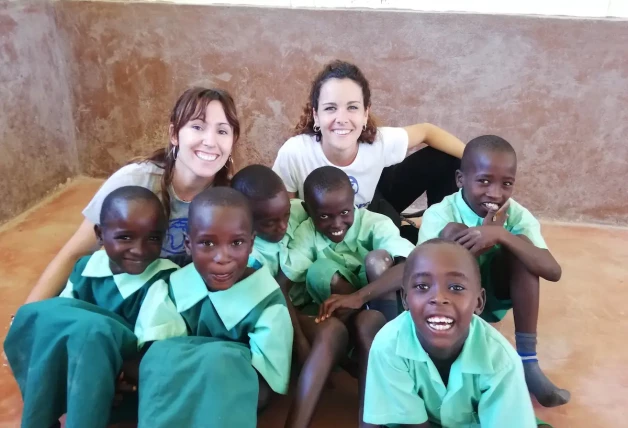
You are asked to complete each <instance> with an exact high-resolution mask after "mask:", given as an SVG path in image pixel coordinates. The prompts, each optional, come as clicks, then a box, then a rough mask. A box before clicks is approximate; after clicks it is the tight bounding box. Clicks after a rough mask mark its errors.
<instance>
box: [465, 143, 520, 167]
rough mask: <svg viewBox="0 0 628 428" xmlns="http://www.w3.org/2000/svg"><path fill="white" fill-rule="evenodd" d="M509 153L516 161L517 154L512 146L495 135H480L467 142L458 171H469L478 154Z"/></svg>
mask: <svg viewBox="0 0 628 428" xmlns="http://www.w3.org/2000/svg"><path fill="white" fill-rule="evenodd" d="M487 152H490V153H495V152H498V153H510V154H512V155H513V156H514V157H515V160H516V159H517V153H516V152H515V149H514V148H513V147H512V145H511V144H510V143H509V142H508V141H506V140H504V139H503V138H502V137H498V136H497V135H482V136H481V137H477V138H474V139H473V140H471V141H469V143H468V144H467V145H466V146H465V148H464V152H463V154H462V161H461V166H460V169H461V170H462V171H465V170H469V169H470V168H471V167H472V166H473V161H474V159H475V156H476V154H478V153H487Z"/></svg>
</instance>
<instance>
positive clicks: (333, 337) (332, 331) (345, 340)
mask: <svg viewBox="0 0 628 428" xmlns="http://www.w3.org/2000/svg"><path fill="white" fill-rule="evenodd" d="M314 342H315V346H317V347H320V346H322V347H325V348H328V349H329V351H331V352H335V351H337V350H344V349H346V347H347V346H348V344H349V331H348V330H347V327H346V326H345V325H344V324H343V323H342V321H340V320H339V319H337V318H334V317H332V318H328V319H326V320H325V321H323V322H322V323H320V324H318V331H317V333H316V337H315V339H314Z"/></svg>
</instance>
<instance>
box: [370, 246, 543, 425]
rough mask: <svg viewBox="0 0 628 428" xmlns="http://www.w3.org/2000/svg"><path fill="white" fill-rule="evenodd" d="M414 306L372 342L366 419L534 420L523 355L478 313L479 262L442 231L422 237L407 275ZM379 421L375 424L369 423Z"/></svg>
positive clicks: (408, 300) (406, 295)
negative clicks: (435, 236) (429, 237)
mask: <svg viewBox="0 0 628 428" xmlns="http://www.w3.org/2000/svg"><path fill="white" fill-rule="evenodd" d="M402 295H403V301H404V306H405V307H406V308H407V309H408V310H407V311H406V312H404V313H403V314H402V315H400V316H399V317H397V318H396V319H395V320H393V321H391V322H390V323H388V324H387V325H385V326H384V328H382V329H381V330H380V331H379V333H377V336H376V337H375V340H374V341H373V346H372V347H371V353H370V355H369V363H368V375H367V379H366V399H365V405H364V421H365V422H367V423H369V424H374V425H375V426H388V427H414V428H430V427H431V428H434V427H448V428H449V427H480V426H482V427H508V428H533V427H536V424H535V418H534V411H533V409H532V402H531V400H530V395H529V394H528V391H527V389H526V384H525V379H524V375H523V367H522V364H521V359H520V358H519V356H518V355H517V353H516V352H515V351H514V349H512V347H511V346H510V344H509V343H508V341H507V340H506V339H505V338H504V337H503V336H502V335H501V334H500V333H499V332H498V331H497V330H495V329H494V328H493V327H491V326H490V325H489V324H488V323H486V322H485V321H483V320H482V319H480V318H479V317H478V316H476V315H474V314H480V313H481V312H482V310H483V308H484V303H485V293H484V290H483V289H482V287H481V285H480V272H479V269H478V264H477V262H476V261H475V260H474V258H473V256H472V255H471V253H469V252H468V251H467V250H465V249H464V248H463V247H462V246H460V245H458V244H455V243H453V242H450V241H445V240H442V239H434V240H431V241H428V242H425V243H424V244H421V245H419V246H418V247H417V248H416V249H415V250H414V251H413V252H412V254H411V255H410V257H408V260H407V261H406V264H405V272H404V276H403V292H402ZM370 426H373V425H370Z"/></svg>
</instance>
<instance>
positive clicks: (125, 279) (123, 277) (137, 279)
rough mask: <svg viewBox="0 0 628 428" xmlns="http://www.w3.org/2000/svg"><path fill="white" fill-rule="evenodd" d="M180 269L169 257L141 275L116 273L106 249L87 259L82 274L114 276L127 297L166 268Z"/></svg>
mask: <svg viewBox="0 0 628 428" xmlns="http://www.w3.org/2000/svg"><path fill="white" fill-rule="evenodd" d="M170 269H171V270H176V269H179V266H177V265H176V264H175V263H173V262H171V261H170V260H167V259H157V260H155V261H154V262H152V263H151V264H150V265H148V267H147V268H146V269H145V270H144V272H142V273H141V274H139V275H130V274H128V273H119V274H117V275H114V274H113V272H111V267H110V266H109V257H108V256H107V253H106V251H105V250H99V251H96V252H95V253H94V254H92V256H91V257H90V258H89V260H88V261H87V264H86V265H85V269H83V272H82V273H81V276H83V277H86V278H107V277H113V280H114V282H115V284H116V285H117V287H118V290H119V291H120V294H122V297H123V298H127V297H128V296H130V295H131V294H133V293H135V292H136V291H137V290H139V289H140V288H141V287H142V286H143V285H144V284H146V283H147V282H148V281H149V280H150V279H151V278H152V277H154V276H155V275H157V274H158V273H159V272H161V271H164V270H170Z"/></svg>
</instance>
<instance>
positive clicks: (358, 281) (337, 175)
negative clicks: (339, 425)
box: [284, 166, 414, 427]
mask: <svg viewBox="0 0 628 428" xmlns="http://www.w3.org/2000/svg"><path fill="white" fill-rule="evenodd" d="M304 197H305V202H304V207H305V209H306V211H307V213H308V214H309V216H310V218H309V219H308V220H306V221H305V222H303V223H302V224H301V225H300V226H299V227H298V228H297V230H296V231H295V233H294V239H293V240H292V241H291V242H290V244H289V249H290V251H289V254H288V260H287V262H286V264H285V266H284V273H285V274H286V276H287V277H288V278H289V279H290V280H292V281H294V282H302V281H305V283H306V288H307V291H308V293H309V294H310V296H311V298H312V299H313V300H314V302H316V303H317V304H319V305H321V306H320V310H319V313H318V316H317V317H316V318H313V317H311V318H309V320H308V319H303V320H302V328H303V329H304V331H305V334H306V336H307V337H308V339H309V340H310V343H312V349H311V352H310V355H309V357H308V358H307V360H306V362H305V364H304V367H303V370H302V371H301V375H300V377H299V382H298V386H297V395H296V397H295V403H294V404H293V406H292V409H291V411H290V414H289V416H288V422H287V425H286V426H288V427H306V426H308V424H309V423H310V421H311V419H312V416H313V414H314V410H315V407H316V404H317V403H318V400H319V398H320V395H321V393H322V389H323V386H324V385H325V382H326V380H327V378H328V376H329V374H330V372H331V370H332V369H333V368H334V366H336V365H337V364H338V363H339V362H341V360H343V358H344V357H345V356H346V355H347V351H348V350H349V337H351V338H352V339H353V340H352V341H353V344H354V345H355V351H356V352H355V356H356V357H357V365H358V381H359V388H360V397H361V400H360V402H362V397H363V391H364V380H365V377H366V363H367V359H368V352H369V348H370V345H371V342H372V340H373V338H374V337H375V334H376V333H377V331H378V330H379V329H380V328H381V327H382V326H383V325H384V324H385V322H386V319H385V317H384V316H382V313H384V314H385V315H387V317H388V318H394V317H395V316H396V315H397V300H396V293H395V291H396V290H397V289H398V288H399V287H400V286H401V274H402V273H403V266H402V264H403V263H402V260H403V259H404V258H405V257H406V256H407V255H408V254H409V253H410V252H411V251H412V250H413V249H414V246H413V245H412V244H411V243H410V242H409V241H407V240H405V239H403V238H401V237H400V236H399V230H398V229H397V228H396V227H395V225H394V224H393V223H392V221H391V220H390V219H389V218H388V217H385V216H383V215H380V214H376V213H373V212H370V211H367V210H365V209H355V207H354V191H353V188H352V187H351V182H350V181H349V177H348V176H347V175H346V174H345V173H344V172H343V171H342V170H340V169H338V168H335V167H330V166H327V167H321V168H317V169H315V170H314V171H312V173H311V174H310V175H309V176H308V177H307V179H306V180H305V183H304ZM395 262H397V266H393V265H394V264H395ZM369 282H370V284H369ZM385 296H386V297H388V300H380V301H379V302H378V299H382V298H383V297H385ZM367 303H368V304H369V306H370V308H371V309H373V308H376V307H377V308H378V309H381V312H382V313H380V312H378V311H374V310H362V308H363V307H364V305H365V304H367ZM378 303H379V304H378ZM382 303H384V304H382ZM332 314H335V315H337V316H338V317H339V318H338V317H331V318H330V316H331V315H332ZM361 419H362V416H361V411H360V420H361Z"/></svg>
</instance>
